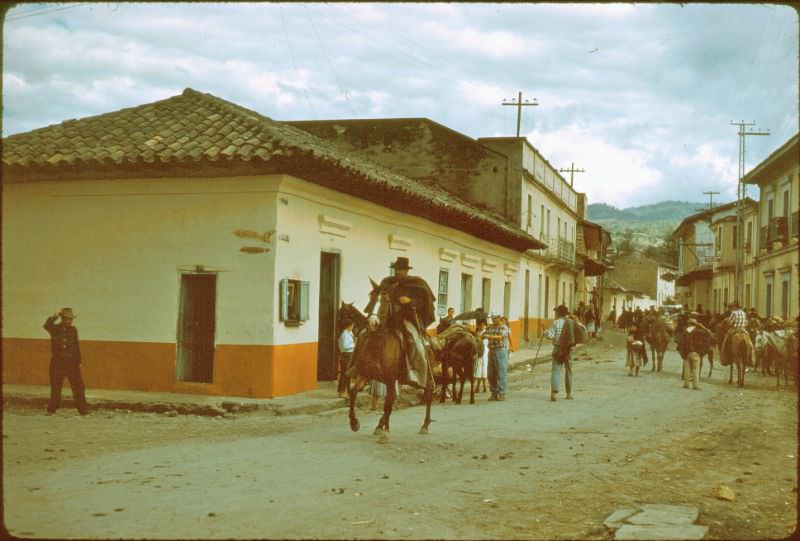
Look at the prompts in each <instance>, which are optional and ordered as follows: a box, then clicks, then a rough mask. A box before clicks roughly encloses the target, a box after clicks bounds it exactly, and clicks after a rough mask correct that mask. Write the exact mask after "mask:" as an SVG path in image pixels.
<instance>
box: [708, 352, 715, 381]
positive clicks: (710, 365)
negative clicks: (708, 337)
mask: <svg viewBox="0 0 800 541" xmlns="http://www.w3.org/2000/svg"><path fill="white" fill-rule="evenodd" d="M713 371H714V348H711V349H709V350H708V377H709V378H711V372H713Z"/></svg>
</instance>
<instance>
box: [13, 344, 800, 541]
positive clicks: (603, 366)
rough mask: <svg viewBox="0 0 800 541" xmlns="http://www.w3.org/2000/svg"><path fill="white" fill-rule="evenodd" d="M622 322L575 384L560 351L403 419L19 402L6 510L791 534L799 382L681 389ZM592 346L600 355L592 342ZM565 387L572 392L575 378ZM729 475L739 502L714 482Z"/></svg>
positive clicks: (270, 524)
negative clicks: (470, 395)
mask: <svg viewBox="0 0 800 541" xmlns="http://www.w3.org/2000/svg"><path fill="white" fill-rule="evenodd" d="M622 338H623V337H622V335H621V334H618V333H615V332H611V333H608V334H607V335H606V341H605V342H600V343H593V344H590V345H588V346H585V347H584V348H583V351H582V352H580V353H579V355H578V359H579V360H578V361H577V362H576V365H575V378H576V391H575V400H573V401H566V400H559V401H557V402H555V403H551V402H550V401H549V365H539V366H536V367H535V368H534V369H533V371H532V372H529V371H525V370H515V371H513V372H512V374H511V392H510V394H509V399H508V401H507V402H502V403H500V402H487V400H486V399H487V398H488V396H487V394H485V393H482V394H479V395H478V404H477V405H474V406H470V405H467V404H464V405H454V404H450V403H448V404H447V405H444V406H441V405H439V404H438V403H436V404H435V405H434V409H433V418H434V419H435V422H434V423H433V424H432V426H431V432H430V434H429V435H427V436H421V435H418V434H417V429H418V428H419V425H420V424H421V422H422V417H423V414H424V410H423V409H422V408H420V407H411V408H403V409H401V410H399V411H396V412H395V413H394V415H393V416H392V434H391V440H390V442H389V443H387V444H379V443H378V442H377V441H376V438H375V437H374V436H372V429H373V427H374V425H375V423H376V422H377V414H376V413H374V412H369V411H365V410H361V411H360V419H361V421H362V429H361V431H360V432H358V433H352V432H350V430H349V428H348V423H347V417H346V410H344V409H339V410H335V411H332V412H329V413H324V414H318V415H299V416H293V417H276V416H270V415H266V414H262V413H251V414H243V415H239V416H237V417H236V418H235V419H219V418H217V419H214V418H207V417H196V416H184V415H179V416H176V417H169V416H166V415H158V414H144V413H143V414H137V413H119V412H117V413H112V412H109V411H94V412H93V413H92V414H91V415H89V416H87V417H85V418H81V417H79V416H77V414H76V413H75V412H74V410H73V411H61V412H59V413H58V414H57V415H55V416H52V417H47V416H45V415H44V413H43V412H42V411H33V410H30V409H12V410H7V411H5V412H4V414H3V419H4V426H3V461H4V464H3V466H4V468H3V472H4V473H3V474H4V479H3V481H4V483H3V486H4V494H3V496H4V514H5V516H4V520H5V526H6V528H8V529H9V530H10V532H11V533H13V534H14V535H17V536H22V537H26V536H29V537H55V538H61V537H80V538H86V537H91V538H115V537H125V538H345V537H346V538H402V539H412V538H446V539H511V538H517V539H530V538H536V539H552V538H595V539H601V538H609V537H610V535H612V534H610V532H609V531H608V530H606V528H604V527H603V525H602V523H603V519H604V518H605V517H606V516H607V515H609V514H610V513H611V512H613V511H614V510H615V509H617V508H619V507H623V506H625V505H638V504H643V503H675V504H689V505H693V506H696V507H698V508H699V509H700V516H699V519H698V521H697V522H698V524H702V525H706V526H708V527H709V531H708V537H712V538H729V539H763V538H781V537H785V536H787V535H789V534H790V533H791V532H792V531H793V530H794V529H795V526H796V523H797V512H796V510H797V454H798V449H797V397H796V392H794V391H785V390H782V391H775V390H773V387H772V386H773V385H774V380H773V379H771V378H763V377H761V376H754V375H752V374H748V380H747V382H746V383H747V387H746V388H745V389H737V388H736V387H735V385H733V386H732V385H728V383H727V370H725V371H724V374H723V371H722V370H720V369H719V367H717V370H715V372H714V377H713V379H712V380H711V381H710V382H709V381H707V380H706V379H705V378H703V385H702V389H701V390H700V391H691V390H685V389H682V388H681V384H680V381H679V379H678V377H679V374H680V365H679V362H678V361H679V358H678V355H677V353H676V352H675V351H674V345H672V344H671V346H670V347H671V348H672V350H670V351H669V352H668V353H667V358H666V361H665V365H666V366H665V371H664V372H663V373H652V372H650V369H649V368H650V366H649V365H648V366H647V367H646V369H645V370H644V371H643V372H642V374H641V375H640V376H639V377H638V378H631V377H627V376H626V371H625V368H624V360H623V352H622V349H621V344H622ZM587 357H588V358H587ZM562 396H563V394H562ZM719 483H724V484H725V485H727V486H729V487H730V488H732V489H733V490H734V491H735V493H736V499H735V500H734V501H725V500H720V499H717V498H716V497H714V490H715V488H716V487H717V485H718V484H719Z"/></svg>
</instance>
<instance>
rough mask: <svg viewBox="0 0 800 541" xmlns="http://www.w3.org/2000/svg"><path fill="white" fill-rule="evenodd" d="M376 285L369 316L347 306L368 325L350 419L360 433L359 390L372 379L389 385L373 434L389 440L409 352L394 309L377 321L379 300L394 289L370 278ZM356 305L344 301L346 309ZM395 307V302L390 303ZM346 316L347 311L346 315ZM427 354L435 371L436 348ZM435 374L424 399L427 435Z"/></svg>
mask: <svg viewBox="0 0 800 541" xmlns="http://www.w3.org/2000/svg"><path fill="white" fill-rule="evenodd" d="M370 282H371V284H372V291H370V294H369V297H370V301H369V304H367V306H366V307H365V308H364V313H366V314H367V315H366V316H364V315H363V314H360V316H362V317H358V316H356V315H355V313H358V310H350V309H347V315H349V317H351V318H352V319H353V321H357V320H358V321H366V322H367V323H366V326H365V327H364V328H362V329H361V330H360V332H359V333H358V336H357V339H356V347H355V350H354V351H353V366H352V375H353V380H352V383H351V386H350V390H349V415H348V418H349V421H350V430H352V431H353V432H357V431H358V430H359V429H360V428H361V423H360V422H359V421H358V418H357V417H356V411H355V402H356V396H357V395H358V392H359V391H360V390H361V389H363V388H364V386H365V385H366V384H367V382H368V381H369V380H371V379H372V380H377V381H380V382H381V383H383V384H385V385H386V397H385V399H384V401H383V414H382V415H381V418H380V419H379V420H378V425H377V426H376V427H375V431H374V432H373V434H374V435H375V436H380V440H379V441H380V442H382V443H385V442H387V441H389V417H390V416H391V415H392V406H393V405H394V401H395V398H396V392H395V384H396V382H398V381H400V380H401V379H402V371H403V370H404V369H405V353H404V352H403V339H402V337H401V335H400V332H401V331H398V330H396V329H392V328H390V326H389V323H388V320H391V319H392V318H391V308H390V309H389V317H387V318H386V319H385V320H383V321H380V322H379V323H378V324H377V326H375V325H374V324H373V322H374V319H373V318H374V315H373V313H372V311H373V310H374V309H375V305H376V304H377V302H378V299H379V296H381V295H387V297H384V302H389V299H388V295H390V294H391V292H382V291H380V287H379V286H378V284H376V283H375V282H374V281H373V280H371V279H370ZM347 306H349V307H350V308H352V307H353V305H352V304H349V305H346V304H344V303H343V304H342V308H341V309H340V311H341V310H342V309H345V307H347ZM389 306H390V307H391V304H389ZM343 315H344V314H343ZM426 357H427V359H428V370H430V371H431V372H432V368H433V367H432V366H431V362H430V360H431V358H432V357H433V354H432V349H431V348H430V347H428V348H426ZM433 384H434V381H433V374H432V373H430V374H429V377H428V378H426V386H425V389H424V398H423V400H424V402H425V419H424V421H423V424H422V427H421V428H420V429H419V433H420V434H427V433H428V427H429V426H430V424H431V402H432V401H433Z"/></svg>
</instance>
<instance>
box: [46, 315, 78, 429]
mask: <svg viewBox="0 0 800 541" xmlns="http://www.w3.org/2000/svg"><path fill="white" fill-rule="evenodd" d="M75 317H76V316H75V314H74V313H73V311H72V308H62V309H61V310H59V311H58V312H56V313H55V314H53V315H52V316H50V317H49V318H47V321H45V323H44V328H45V330H46V331H47V332H48V333H50V351H51V354H52V357H51V359H50V402H49V403H48V404H47V414H48V415H52V414H53V413H55V411H56V410H57V409H58V407H59V406H60V405H61V387H62V385H63V384H64V377H65V376H66V377H67V378H68V379H69V384H70V386H71V387H72V399H73V400H74V401H75V407H76V408H77V409H78V413H80V414H81V415H86V388H85V386H84V383H83V377H82V376H81V349H80V345H79V344H78V329H76V328H75V326H74V325H73V324H72V321H73V320H74V319H75ZM58 318H61V321H60V322H59V323H56V320H57V319H58Z"/></svg>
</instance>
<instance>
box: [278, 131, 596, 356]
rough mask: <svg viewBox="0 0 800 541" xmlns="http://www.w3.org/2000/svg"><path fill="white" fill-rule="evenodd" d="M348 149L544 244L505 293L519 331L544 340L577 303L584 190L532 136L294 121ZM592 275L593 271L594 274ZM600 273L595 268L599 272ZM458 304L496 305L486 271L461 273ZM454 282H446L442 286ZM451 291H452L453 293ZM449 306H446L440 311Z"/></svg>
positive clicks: (523, 264)
mask: <svg viewBox="0 0 800 541" xmlns="http://www.w3.org/2000/svg"><path fill="white" fill-rule="evenodd" d="M289 124H291V125H292V126H295V127H298V128H301V129H303V130H306V131H308V132H309V133H312V134H314V135H316V136H318V137H322V138H325V139H329V140H331V141H333V142H335V143H336V144H337V145H339V146H340V147H341V148H343V149H345V150H346V151H348V152H352V153H354V154H357V155H360V156H363V157H365V158H369V159H370V160H374V161H376V162H378V163H381V164H383V165H385V166H386V167H389V168H391V169H393V170H397V171H398V172H401V173H402V174H404V175H407V176H409V177H411V178H414V179H415V180H417V181H420V182H424V183H427V184H430V185H439V186H443V187H445V188H446V189H447V190H448V191H449V192H451V193H453V194H457V195H458V196H459V197H461V198H463V199H464V200H465V201H467V202H469V203H470V204H472V205H475V206H476V207H479V208H482V209H485V211H486V212H487V213H492V214H496V215H498V216H500V217H502V218H503V219H506V220H508V221H509V222H510V223H511V224H513V225H514V226H516V227H519V228H520V229H522V230H523V231H524V232H526V233H528V234H529V235H532V236H534V237H535V238H537V239H539V240H540V241H542V242H543V243H544V244H545V245H546V248H543V249H540V250H528V251H527V252H525V253H524V254H523V256H522V257H520V259H519V262H518V268H519V276H520V279H519V281H515V282H511V283H510V284H509V286H508V287H509V288H510V289H509V290H508V292H507V293H505V292H504V297H506V296H508V297H510V300H509V306H508V307H507V309H506V307H505V306H504V311H505V312H506V313H507V314H508V315H509V316H510V319H511V327H512V333H513V334H514V335H516V336H519V337H521V338H522V339H523V340H531V339H532V338H534V337H538V336H539V334H540V333H541V331H542V329H543V327H544V326H545V325H547V324H548V322H549V321H550V320H551V319H552V310H553V308H554V307H555V306H556V305H558V304H560V303H565V304H567V305H568V306H570V307H574V306H575V305H576V304H577V301H576V298H577V296H578V291H579V285H578V282H579V272H580V271H581V269H582V267H581V265H582V263H581V262H580V261H578V259H577V257H576V241H577V231H578V223H579V220H581V219H582V218H583V216H581V215H580V213H579V209H578V193H577V192H576V191H575V190H574V188H573V187H572V186H570V185H569V183H568V182H567V181H566V180H565V179H564V178H562V177H561V176H560V175H559V173H558V171H557V170H556V168H554V167H553V166H552V165H551V164H550V163H549V162H548V161H547V160H546V159H545V158H544V157H543V156H542V155H541V153H540V152H539V151H538V150H537V149H536V148H535V147H534V146H533V145H531V144H530V142H528V141H527V140H526V139H525V138H517V137H491V138H479V139H472V138H470V137H468V136H466V135H464V134H461V133H459V132H456V131H454V130H451V129H450V128H447V127H445V126H442V125H441V124H438V123H436V122H433V121H431V120H429V119H425V118H400V119H373V120H324V121H293V122H289ZM590 272H592V271H590ZM595 272H596V270H595ZM458 285H459V288H458V291H456V295H454V296H453V298H460V302H459V303H456V304H454V307H456V308H457V309H458V308H460V309H461V310H469V309H473V308H476V307H479V306H482V307H484V308H487V307H489V305H490V304H491V299H492V294H491V287H492V285H491V283H489V282H487V281H486V277H485V276H483V275H482V274H480V273H477V274H475V273H469V274H467V273H462V275H461V277H460V283H459V284H458ZM445 287H448V288H450V286H448V285H446V284H442V286H441V288H443V289H444V288H445ZM449 290H450V289H448V291H449ZM445 309H446V306H445V305H444V304H440V306H439V310H440V315H441V314H443V313H444V310H445Z"/></svg>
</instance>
